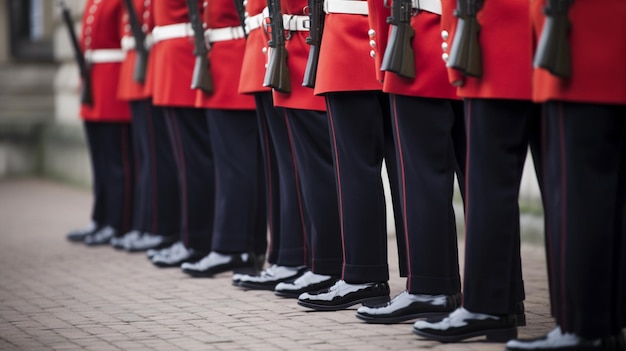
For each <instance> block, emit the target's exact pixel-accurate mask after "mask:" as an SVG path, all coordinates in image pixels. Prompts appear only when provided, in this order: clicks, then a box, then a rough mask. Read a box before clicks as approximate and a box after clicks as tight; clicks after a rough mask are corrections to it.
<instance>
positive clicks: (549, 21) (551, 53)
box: [533, 16, 572, 78]
mask: <svg viewBox="0 0 626 351" xmlns="http://www.w3.org/2000/svg"><path fill="white" fill-rule="evenodd" d="M568 29H569V20H568V19H567V18H558V17H550V16H548V17H546V22H545V26H544V29H543V32H542V33H541V36H540V37H539V43H538V45H537V53H536V54H535V59H534V62H533V64H534V66H535V67H540V68H544V69H546V70H547V71H548V72H550V73H551V74H552V75H554V76H556V77H559V78H569V77H570V76H571V74H572V62H571V56H570V55H571V50H570V45H569V41H568V40H567V32H568Z"/></svg>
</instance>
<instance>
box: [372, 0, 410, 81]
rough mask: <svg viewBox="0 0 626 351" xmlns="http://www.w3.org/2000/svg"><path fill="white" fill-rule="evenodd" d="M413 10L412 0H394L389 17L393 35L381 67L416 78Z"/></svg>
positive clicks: (405, 76) (401, 75) (403, 75)
mask: <svg viewBox="0 0 626 351" xmlns="http://www.w3.org/2000/svg"><path fill="white" fill-rule="evenodd" d="M412 11H413V3H412V1H411V0H393V4H392V6H391V16H390V17H388V18H387V23H389V24H390V25H391V35H390V37H389V44H388V45H387V48H386V49H385V54H384V56H383V61H382V64H381V67H380V69H381V70H383V71H389V72H393V73H395V74H397V75H399V76H400V77H404V78H411V79H412V78H415V53H414V52H413V47H412V45H413V37H414V36H415V31H414V30H413V27H411V12H412Z"/></svg>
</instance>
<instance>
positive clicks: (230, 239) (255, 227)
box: [181, 0, 267, 277]
mask: <svg viewBox="0 0 626 351" xmlns="http://www.w3.org/2000/svg"><path fill="white" fill-rule="evenodd" d="M201 8H202V9H203V10H202V16H203V19H204V24H205V28H206V31H205V33H204V34H205V38H206V39H205V40H206V41H207V42H208V43H209V46H210V50H209V51H208V61H209V62H210V68H209V74H210V76H211V77H212V80H213V85H214V87H213V91H211V92H205V91H203V90H201V89H198V90H196V107H199V108H202V109H204V112H205V116H206V117H205V120H206V121H207V123H208V127H209V140H210V143H211V150H212V152H213V161H214V164H215V222H214V225H213V241H212V244H211V252H210V253H209V254H208V255H206V256H205V257H203V258H202V259H201V260H199V261H198V262H195V263H184V264H183V265H182V266H181V268H182V270H183V272H185V273H187V274H189V275H191V276H194V277H210V276H213V275H215V274H218V273H222V272H227V271H232V270H235V269H243V268H247V269H255V268H258V265H261V264H262V261H261V262H259V261H260V260H259V259H258V258H259V257H264V255H265V251H266V249H267V239H266V238H267V216H266V210H265V184H264V175H263V164H262V163H261V149H260V141H259V132H258V128H257V121H256V114H255V102H254V97H252V96H250V95H244V94H239V92H238V89H239V80H240V74H241V64H242V61H243V56H244V51H245V45H246V39H245V37H244V30H243V28H242V27H241V22H240V19H239V14H238V13H237V10H236V8H235V3H234V2H233V1H232V0H211V1H206V0H205V1H203V2H202V7H201Z"/></svg>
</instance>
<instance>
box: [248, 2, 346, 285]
mask: <svg viewBox="0 0 626 351" xmlns="http://www.w3.org/2000/svg"><path fill="white" fill-rule="evenodd" d="M307 9H308V3H307V1H306V0H297V1H284V0H283V1H281V11H282V13H281V17H282V22H283V26H284V29H285V33H287V34H286V41H285V50H286V52H287V60H286V65H287V70H288V72H289V80H290V81H289V85H290V88H291V89H290V91H289V92H278V91H276V90H273V96H274V104H275V105H276V106H279V107H280V108H281V110H282V111H284V113H283V115H281V116H279V118H280V120H281V121H282V122H283V123H285V125H286V132H287V137H288V142H289V144H288V146H289V149H290V150H293V157H294V163H295V165H296V167H297V174H298V179H299V183H300V185H301V187H300V189H301V193H299V195H300V198H301V199H302V201H303V202H304V216H305V217H306V218H307V221H306V224H307V226H306V242H307V247H308V250H307V251H306V255H302V256H301V257H300V261H299V263H298V264H297V265H296V264H293V263H292V265H291V267H285V266H278V265H276V266H270V268H269V269H268V270H267V271H266V272H264V273H262V274H261V275H259V276H258V277H243V278H242V279H241V282H240V285H241V286H243V287H246V288H253V289H254V288H256V289H269V290H274V291H275V293H276V294H277V295H279V296H283V297H298V296H299V295H300V294H301V293H304V292H307V291H317V290H320V289H324V288H328V287H330V286H332V285H333V284H334V283H335V281H336V280H337V279H338V277H339V275H340V274H341V262H342V257H341V241H340V240H341V233H340V229H339V228H340V227H339V211H338V208H337V190H336V186H335V179H334V169H333V161H332V153H331V150H330V140H329V133H328V120H327V115H326V113H325V110H326V103H325V101H324V98H323V97H321V96H314V95H313V90H312V89H310V88H307V87H304V86H303V85H302V83H303V82H302V80H303V75H304V71H305V66H306V63H307V58H308V53H309V45H307V44H306V38H307V37H308V36H309V26H308V23H309V22H310V18H309V16H308V13H307V12H306V11H307ZM275 23H276V22H273V23H272V25H274V24H275ZM272 30H275V27H272ZM296 278H297V279H296Z"/></svg>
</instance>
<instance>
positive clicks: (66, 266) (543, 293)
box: [0, 179, 553, 351]
mask: <svg viewBox="0 0 626 351" xmlns="http://www.w3.org/2000/svg"><path fill="white" fill-rule="evenodd" d="M90 205H91V196H90V193H89V192H88V191H87V190H84V189H76V188H73V187H69V186H65V185H59V184H57V183H53V182H49V181H45V180H39V179H9V180H0V350H168V351H169V350H359V351H362V350H416V349H433V350H447V351H453V350H481V351H490V350H502V349H503V345H502V344H488V343H484V342H480V341H476V340H473V341H468V342H464V343H458V344H448V345H445V344H439V343H436V342H430V341H424V340H420V339H419V338H418V337H417V336H415V335H413V334H412V333H411V326H412V323H405V324H398V325H368V324H365V323H362V322H360V321H359V320H357V319H356V318H355V317H354V313H355V309H352V310H347V311H339V312H310V311H308V310H306V309H304V308H302V307H300V306H298V305H297V304H296V302H295V300H291V299H282V298H278V297H275V296H274V295H273V294H272V293H271V292H266V291H243V290H241V289H239V288H236V287H233V286H231V284H230V274H222V275H219V276H217V277H215V278H212V279H211V278H209V279H193V278H189V277H187V276H186V275H185V274H183V273H181V272H180V270H179V269H176V268H173V269H158V268H156V267H154V266H152V265H151V264H150V263H149V262H148V260H147V259H146V258H145V256H144V255H143V254H141V253H139V254H129V253H125V252H119V251H116V250H114V249H112V248H110V247H99V248H88V247H85V246H83V245H81V244H72V243H69V242H67V241H66V240H65V237H64V236H65V232H66V231H67V230H69V229H72V228H74V227H77V226H80V225H83V224H84V223H85V222H86V220H87V218H88V215H89V212H90ZM393 240H394V238H393V236H391V237H390V242H389V249H390V269H391V272H390V273H391V277H392V278H391V280H390V285H391V288H392V294H396V293H398V292H400V291H401V290H403V287H404V279H401V278H399V277H398V270H397V264H396V262H397V255H396V254H395V253H394V250H395V243H394V242H393ZM459 244H460V251H461V253H462V252H463V243H462V242H460V243H459ZM522 254H523V258H522V259H523V267H524V279H525V283H526V291H527V301H526V309H527V318H528V324H529V325H528V326H527V327H524V328H521V329H520V335H521V336H524V337H528V336H536V335H541V334H544V333H545V332H546V331H548V330H550V329H551V328H552V326H553V321H552V319H551V318H550V317H549V309H548V291H547V284H546V274H545V259H544V253H543V248H541V247H537V246H530V245H524V246H523V248H522Z"/></svg>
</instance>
